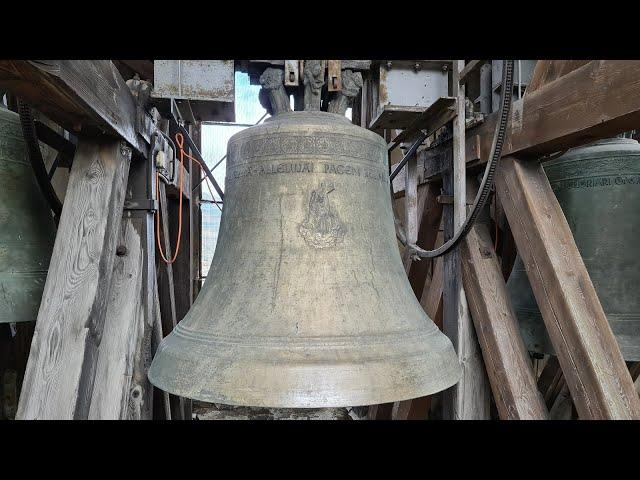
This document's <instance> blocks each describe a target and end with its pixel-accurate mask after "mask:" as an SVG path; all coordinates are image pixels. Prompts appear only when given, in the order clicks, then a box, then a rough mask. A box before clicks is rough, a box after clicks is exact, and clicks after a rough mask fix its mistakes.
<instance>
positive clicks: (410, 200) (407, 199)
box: [403, 155, 418, 273]
mask: <svg viewBox="0 0 640 480" xmlns="http://www.w3.org/2000/svg"><path fill="white" fill-rule="evenodd" d="M404 218H405V220H404V226H405V227H404V228H405V235H406V236H407V242H408V243H412V244H415V243H416V242H417V241H418V156H417V155H413V156H412V157H411V158H410V159H409V161H407V164H406V166H405V167H404ZM403 261H404V268H405V271H406V272H407V273H408V272H409V269H410V268H411V258H409V256H407V255H405V258H404V259H403Z"/></svg>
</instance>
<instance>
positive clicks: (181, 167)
mask: <svg viewBox="0 0 640 480" xmlns="http://www.w3.org/2000/svg"><path fill="white" fill-rule="evenodd" d="M176 143H177V144H178V146H179V151H180V165H179V166H178V168H179V170H180V175H179V179H180V180H179V183H180V187H179V190H180V191H179V193H178V195H179V197H180V200H179V203H178V238H177V240H176V250H175V252H174V254H173V257H171V260H167V257H166V256H165V254H164V251H163V250H162V244H161V242H160V211H159V210H158V211H156V240H157V243H158V251H159V252H160V257H161V258H162V261H163V262H164V263H166V264H167V265H171V264H172V263H174V262H175V261H176V259H177V258H178V253H179V252H180V240H181V238H182V190H183V175H184V173H183V171H184V157H185V155H186V156H189V154H187V153H186V152H185V151H184V137H183V136H182V134H181V133H176ZM156 196H157V197H158V198H160V173H158V172H156ZM167 213H169V209H167Z"/></svg>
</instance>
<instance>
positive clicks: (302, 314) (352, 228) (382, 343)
mask: <svg viewBox="0 0 640 480" xmlns="http://www.w3.org/2000/svg"><path fill="white" fill-rule="evenodd" d="M227 161H228V163H227V174H226V193H225V206H224V210H223V214H222V221H221V226H220V233H219V237H218V243H217V247H216V251H215V255H214V258H213V261H212V264H211V268H210V270H209V273H208V276H207V279H206V282H205V284H204V286H203V289H202V291H201V292H200V294H199V296H198V298H197V300H196V302H195V303H194V305H193V307H192V308H191V310H190V311H189V313H188V314H187V316H186V317H185V318H184V319H183V320H182V321H181V322H180V323H179V324H178V326H177V327H176V328H175V329H174V330H173V332H172V333H171V334H170V335H169V336H168V337H166V338H165V339H164V341H163V342H162V344H161V345H160V347H159V349H158V352H157V353H156V356H155V358H154V360H153V363H152V365H151V368H150V370H149V379H150V380H151V382H152V383H153V384H154V385H156V386H157V387H159V388H161V389H162V390H165V391H168V392H171V393H174V394H176V395H180V396H183V397H189V398H194V399H198V400H203V401H206V402H216V403H225V404H231V405H253V406H266V407H292V408H295V407H337V406H350V405H354V406H355V405H370V404H378V403H384V402H391V401H396V400H403V399H409V398H414V397H419V396H422V395H427V394H431V393H435V392H438V391H440V390H443V389H446V388H448V387H450V386H451V385H453V384H455V383H456V382H457V381H458V379H459V377H460V373H461V370H460V366H459V363H458V359H457V356H456V354H455V351H454V349H453V346H452V344H451V342H450V341H449V339H448V338H447V337H446V336H445V335H444V334H442V333H441V332H440V331H439V330H438V328H437V327H436V326H435V325H434V323H433V322H432V321H431V320H430V319H429V317H428V316H427V315H426V314H425V313H424V311H423V310H422V308H421V307H420V304H419V303H418V300H417V299H416V297H415V295H414V293H413V291H412V290H411V286H410V285H409V282H408V280H407V276H406V274H405V272H404V269H403V266H402V262H401V259H400V254H399V252H398V247H397V243H396V238H395V233H394V223H393V216H392V211H391V199H390V195H389V178H388V173H387V168H388V167H387V153H386V145H385V142H384V141H383V139H382V138H381V137H380V136H378V135H376V134H374V133H372V132H370V131H367V130H365V129H363V128H360V127H358V126H355V125H353V124H351V122H349V120H347V119H346V118H345V117H344V116H342V115H338V114H333V113H326V112H321V111H305V112H289V113H281V114H279V115H276V116H274V117H272V118H270V119H268V120H267V121H266V122H265V123H264V124H262V125H258V126H255V127H251V128H249V129H246V130H244V131H242V132H240V133H237V134H236V135H234V136H233V137H232V138H231V139H230V140H229V144H228V160H227Z"/></svg>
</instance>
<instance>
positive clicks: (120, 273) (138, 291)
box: [89, 214, 153, 420]
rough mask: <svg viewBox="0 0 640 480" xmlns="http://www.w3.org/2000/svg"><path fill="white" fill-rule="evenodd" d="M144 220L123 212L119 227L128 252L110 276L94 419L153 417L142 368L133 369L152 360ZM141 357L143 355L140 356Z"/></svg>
mask: <svg viewBox="0 0 640 480" xmlns="http://www.w3.org/2000/svg"><path fill="white" fill-rule="evenodd" d="M144 221H145V220H144V218H140V217H137V218H130V217H127V215H126V214H125V216H124V218H123V219H122V223H121V226H120V236H119V242H118V246H119V247H120V246H124V247H125V248H126V252H125V253H124V254H122V255H117V256H116V260H115V262H114V269H113V270H114V272H113V277H112V279H111V289H110V300H109V304H108V305H107V315H106V317H107V319H106V321H105V326H104V331H103V335H102V342H101V343H100V349H99V352H98V364H97V367H96V375H95V380H94V389H93V395H92V398H91V406H90V409H89V418H90V419H96V420H105V419H107V420H109V419H113V420H128V419H131V420H140V419H149V418H151V405H150V403H151V402H150V401H149V400H150V397H149V395H148V392H150V391H151V385H150V383H149V381H148V380H147V376H146V372H145V371H140V369H139V368H136V364H137V363H139V362H140V361H141V360H142V361H143V362H144V359H145V357H146V363H150V354H151V350H150V344H149V343H150V340H151V338H150V334H151V328H150V325H149V324H148V322H147V317H146V315H147V314H152V313H153V312H152V311H151V312H148V311H147V308H146V307H147V306H146V305H145V303H144V297H145V293H146V291H147V288H146V287H147V286H146V285H145V283H144V282H143V277H144V267H145V257H146V255H147V254H148V252H147V251H146V250H145V249H143V247H142V241H143V238H144ZM141 357H142V358H141Z"/></svg>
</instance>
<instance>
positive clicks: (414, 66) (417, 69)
mask: <svg viewBox="0 0 640 480" xmlns="http://www.w3.org/2000/svg"><path fill="white" fill-rule="evenodd" d="M413 68H414V69H415V71H416V72H419V71H420V68H422V67H421V65H420V64H419V63H418V62H416V63H415V64H414V65H413Z"/></svg>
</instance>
